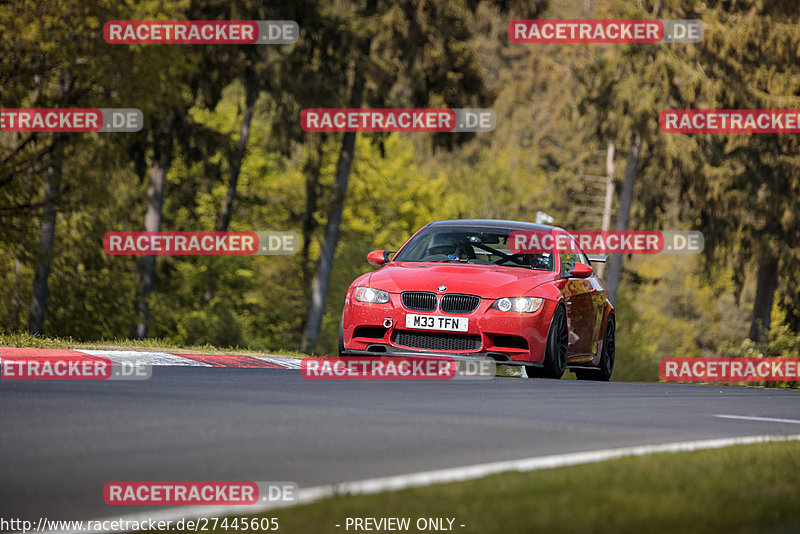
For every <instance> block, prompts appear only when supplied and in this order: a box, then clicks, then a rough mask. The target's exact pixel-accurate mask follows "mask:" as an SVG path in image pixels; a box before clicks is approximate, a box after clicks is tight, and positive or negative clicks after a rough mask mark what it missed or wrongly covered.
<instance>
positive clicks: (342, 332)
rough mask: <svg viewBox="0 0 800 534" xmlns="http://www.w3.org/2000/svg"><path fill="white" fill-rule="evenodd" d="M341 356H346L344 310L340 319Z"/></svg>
mask: <svg viewBox="0 0 800 534" xmlns="http://www.w3.org/2000/svg"><path fill="white" fill-rule="evenodd" d="M339 356H344V312H342V318H341V320H340V321H339Z"/></svg>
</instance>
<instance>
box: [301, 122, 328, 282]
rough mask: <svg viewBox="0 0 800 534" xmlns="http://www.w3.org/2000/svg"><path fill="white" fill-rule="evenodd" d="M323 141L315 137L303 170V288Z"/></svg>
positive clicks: (308, 265) (308, 278)
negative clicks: (304, 179)
mask: <svg viewBox="0 0 800 534" xmlns="http://www.w3.org/2000/svg"><path fill="white" fill-rule="evenodd" d="M325 139H326V137H325V134H324V133H321V134H319V135H317V137H316V139H315V142H316V148H315V151H314V153H313V154H311V155H309V156H308V158H307V160H306V164H305V168H304V169H303V171H304V174H305V176H306V205H305V210H304V211H303V248H302V249H301V251H300V265H301V269H302V273H303V287H305V288H308V287H310V286H311V260H310V254H311V253H310V249H311V236H312V235H313V234H314V230H316V228H317V224H316V221H315V220H314V214H315V213H316V212H317V208H318V206H319V182H320V178H321V174H322V159H323V156H324V154H325ZM307 296H310V295H307Z"/></svg>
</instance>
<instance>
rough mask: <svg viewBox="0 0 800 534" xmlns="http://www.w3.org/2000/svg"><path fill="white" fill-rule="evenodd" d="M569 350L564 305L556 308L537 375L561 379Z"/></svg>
mask: <svg viewBox="0 0 800 534" xmlns="http://www.w3.org/2000/svg"><path fill="white" fill-rule="evenodd" d="M568 350H569V328H568V327H567V313H566V312H565V311H564V307H563V306H559V307H558V308H556V311H555V313H554V314H553V320H552V321H551V322H550V332H549V333H548V334H547V347H546V348H545V351H544V362H543V365H542V367H541V368H540V369H538V370H537V373H536V375H537V376H541V377H543V378H554V379H559V378H561V377H562V376H564V371H565V370H566V369H567V352H568Z"/></svg>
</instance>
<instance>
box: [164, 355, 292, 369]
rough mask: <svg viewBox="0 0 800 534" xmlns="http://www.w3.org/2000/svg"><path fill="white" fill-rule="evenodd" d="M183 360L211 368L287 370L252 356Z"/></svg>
mask: <svg viewBox="0 0 800 534" xmlns="http://www.w3.org/2000/svg"><path fill="white" fill-rule="evenodd" d="M180 357H181V358H189V359H190V360H194V361H196V362H200V363H204V364H207V365H210V366H211V367H266V368H270V369H285V368H286V366H284V365H281V364H278V363H273V362H267V361H263V360H261V359H260V358H254V357H252V356H226V355H224V354H223V355H220V354H181V355H180Z"/></svg>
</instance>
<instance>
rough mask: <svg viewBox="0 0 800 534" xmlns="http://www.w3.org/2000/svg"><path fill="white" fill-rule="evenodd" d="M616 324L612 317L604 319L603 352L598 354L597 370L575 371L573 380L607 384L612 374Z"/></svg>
mask: <svg viewBox="0 0 800 534" xmlns="http://www.w3.org/2000/svg"><path fill="white" fill-rule="evenodd" d="M615 341H616V323H615V322H614V316H613V315H610V316H609V317H608V319H606V329H605V331H604V332H603V351H602V353H601V354H600V363H599V364H598V366H597V369H575V378H577V379H578V380H597V381H601V382H608V381H609V380H611V373H613V372H614V358H615V356H616V347H615V346H614V345H615Z"/></svg>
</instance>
